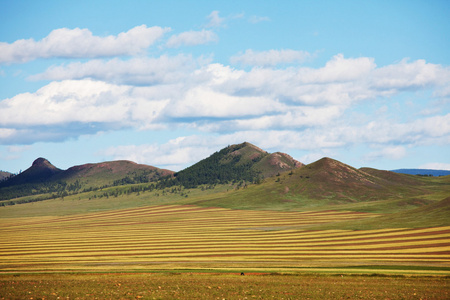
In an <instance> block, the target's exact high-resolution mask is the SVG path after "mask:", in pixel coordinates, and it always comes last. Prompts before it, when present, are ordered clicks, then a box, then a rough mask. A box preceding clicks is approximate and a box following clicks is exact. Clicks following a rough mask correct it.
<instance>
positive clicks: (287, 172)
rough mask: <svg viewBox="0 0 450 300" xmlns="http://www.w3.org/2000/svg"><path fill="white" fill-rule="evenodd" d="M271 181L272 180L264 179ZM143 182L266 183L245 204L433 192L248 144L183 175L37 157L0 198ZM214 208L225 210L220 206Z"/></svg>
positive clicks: (392, 175)
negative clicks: (63, 165) (60, 163)
mask: <svg viewBox="0 0 450 300" xmlns="http://www.w3.org/2000/svg"><path fill="white" fill-rule="evenodd" d="M396 171H399V170H396ZM7 176H8V175H7ZM270 178H273V179H271V180H269V181H266V179H270ZM275 180H276V181H275ZM139 183H148V184H153V186H154V188H164V187H171V186H184V188H195V187H198V186H199V185H215V184H230V185H233V186H242V185H248V184H250V183H264V184H262V185H261V188H259V192H260V193H261V194H259V195H248V197H246V199H244V200H245V201H246V202H248V201H250V202H251V201H260V200H261V199H266V198H267V197H268V195H272V196H271V197H270V199H268V201H277V200H276V199H279V200H280V201H287V200H286V199H285V198H283V197H284V196H283V197H281V198H280V197H278V196H274V195H288V194H289V195H295V197H303V198H304V199H329V200H333V201H334V200H336V201H338V202H339V201H344V202H349V201H350V202H352V201H356V202H359V201H372V200H380V199H387V198H391V197H399V195H402V197H403V196H413V195H419V194H424V193H428V192H429V191H428V190H427V187H425V186H424V183H423V181H422V180H420V177H419V176H411V175H405V174H400V173H399V172H398V173H397V172H391V171H382V170H376V169H371V168H361V169H356V168H353V167H351V166H348V165H346V164H344V163H341V162H339V161H337V160H334V159H331V158H322V159H320V160H318V161H316V162H314V163H311V164H309V165H304V164H303V163H301V162H299V161H296V160H295V159H293V158H292V157H291V156H289V155H287V154H285V153H281V152H276V153H268V152H266V151H264V150H262V149H260V148H258V147H256V146H255V145H252V144H250V143H247V142H245V143H242V144H236V145H231V146H228V147H226V148H224V149H222V150H220V151H217V152H215V153H213V154H212V155H211V156H209V157H208V158H206V159H204V160H202V161H199V162H198V163H196V164H194V165H192V166H191V167H188V168H186V169H184V170H182V171H180V172H173V171H170V170H165V169H159V168H156V167H153V166H148V165H143V164H137V163H134V162H130V161H124V160H121V161H110V162H102V163H95V164H84V165H79V166H74V167H71V168H69V169H67V170H61V169H59V168H57V167H55V166H53V165H52V164H51V163H50V162H49V161H48V160H47V159H45V158H38V159H36V160H35V161H34V162H33V164H32V166H31V167H30V168H28V169H27V170H25V171H24V172H22V173H20V174H18V175H16V176H13V177H11V178H9V179H6V180H3V181H2V182H0V200H8V199H13V198H18V197H23V196H27V195H38V194H45V195H47V196H45V197H47V199H48V197H63V196H65V195H70V194H76V193H82V192H88V191H93V190H98V189H103V188H106V187H111V186H121V185H128V184H139ZM274 193H275V194H274ZM242 195H244V194H242ZM45 197H44V196H43V198H45ZM277 197H278V198H277ZM303 198H302V199H303ZM244 200H243V201H244ZM233 201H235V199H234V200H233ZM283 203H285V202H283ZM211 205H216V206H221V204H220V203H211ZM258 205H259V204H258ZM263 206H264V205H263Z"/></svg>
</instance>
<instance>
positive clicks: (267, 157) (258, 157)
mask: <svg viewBox="0 0 450 300" xmlns="http://www.w3.org/2000/svg"><path fill="white" fill-rule="evenodd" d="M301 166H303V164H302V163H300V162H298V161H296V160H295V159H293V158H292V157H290V156H289V155H287V154H284V153H280V152H276V153H272V154H270V153H268V152H266V151H264V150H262V149H260V148H258V147H256V146H255V145H252V144H250V143H247V142H245V143H242V144H237V145H231V146H228V147H226V148H224V149H222V150H220V151H218V152H215V153H214V154H212V155H211V156H209V157H208V158H206V159H204V160H202V161H200V162H198V163H196V164H194V165H192V166H191V167H189V168H186V169H184V170H182V171H180V172H178V173H175V179H174V184H181V185H184V186H185V187H196V186H198V185H200V184H216V183H227V182H232V181H247V182H258V181H260V180H261V179H263V178H266V177H270V176H274V175H276V174H278V173H280V172H284V171H289V170H293V169H296V168H299V167H301Z"/></svg>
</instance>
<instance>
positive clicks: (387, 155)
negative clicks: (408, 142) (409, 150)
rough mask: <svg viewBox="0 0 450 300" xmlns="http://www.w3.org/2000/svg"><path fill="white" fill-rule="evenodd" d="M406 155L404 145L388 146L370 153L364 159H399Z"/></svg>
mask: <svg viewBox="0 0 450 300" xmlns="http://www.w3.org/2000/svg"><path fill="white" fill-rule="evenodd" d="M405 156H406V149H405V148H404V147H402V146H393V147H386V148H383V149H381V150H379V151H374V152H371V153H368V154H367V155H366V156H365V157H364V159H365V160H366V161H374V160H377V159H390V160H399V159H401V158H403V157H405Z"/></svg>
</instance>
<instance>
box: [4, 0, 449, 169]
mask: <svg viewBox="0 0 450 300" xmlns="http://www.w3.org/2000/svg"><path fill="white" fill-rule="evenodd" d="M0 6H1V9H0V170H5V171H10V172H19V170H25V169H26V168H28V167H29V166H30V165H31V163H32V162H33V160H34V159H36V158H37V157H45V158H47V159H48V160H50V162H52V163H53V164H54V165H56V166H57V167H59V168H62V169H66V168H69V167H71V166H73V165H79V164H84V163H88V162H101V161H108V160H117V159H127V160H132V161H135V162H138V163H144V164H149V165H153V166H157V167H162V168H168V169H171V170H175V171H176V170H180V169H182V168H185V167H187V166H189V165H191V164H193V163H195V162H197V161H199V160H201V159H203V158H205V157H207V156H209V155H210V154H212V153H213V152H215V151H217V150H220V149H221V148H223V147H226V146H227V145H230V144H235V143H241V142H244V141H248V142H251V143H253V144H255V145H257V146H259V147H261V148H263V149H265V150H267V151H269V152H275V151H282V152H286V153H288V154H290V155H291V156H293V157H294V158H296V159H297V160H299V161H301V162H304V163H310V162H313V161H315V160H317V159H319V158H321V157H324V156H328V157H332V158H335V159H338V160H340V161H342V162H344V163H347V164H350V165H352V166H354V167H363V166H368V167H374V168H378V169H388V170H390V169H396V168H434V169H450V51H449V49H450V18H449V16H450V2H449V1H445V0H443V1H438V0H432V1H415V0H412V1H411V0H408V1H401V0H398V1H391V0H389V1H383V0H380V1H359V0H358V1H297V0H296V1H201V0H197V1H134V0H129V1H111V0H108V1H92V0H89V1H51V0H48V1H12V0H0Z"/></svg>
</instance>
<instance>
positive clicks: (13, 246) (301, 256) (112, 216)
mask: <svg viewBox="0 0 450 300" xmlns="http://www.w3.org/2000/svg"><path fill="white" fill-rule="evenodd" d="M375 216H376V215H375V214H362V213H354V212H337V211H336V212H335V211H323V212H274V211H242V210H229V209H223V208H200V207H195V206H152V207H142V208H134V209H126V210H119V211H109V212H96V213H91V214H84V215H76V216H67V217H36V218H17V219H7V218H3V219H0V236H1V239H0V268H1V269H2V270H3V271H4V272H8V271H16V270H37V269H42V268H45V269H52V268H56V269H89V268H90V267H92V266H93V265H108V266H112V265H120V264H121V265H123V266H125V265H126V266H130V265H131V266H138V265H150V264H158V263H180V262H183V263H188V262H197V263H198V262H201V263H204V264H214V263H216V264H217V263H233V264H236V263H258V264H264V263H270V264H273V263H275V264H281V265H293V266H294V265H295V266H301V265H304V264H310V263H312V262H315V263H319V264H320V263H321V264H324V265H329V264H353V263H358V264H359V263H361V264H378V263H392V264H395V263H404V262H408V263H413V264H431V265H439V266H449V265H450V227H436V228H422V229H407V228H390V229H382V230H361V231H351V230H320V231H319V230H308V227H307V226H311V225H315V224H323V223H327V222H337V221H348V220H353V219H355V220H357V219H361V218H371V217H375Z"/></svg>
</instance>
